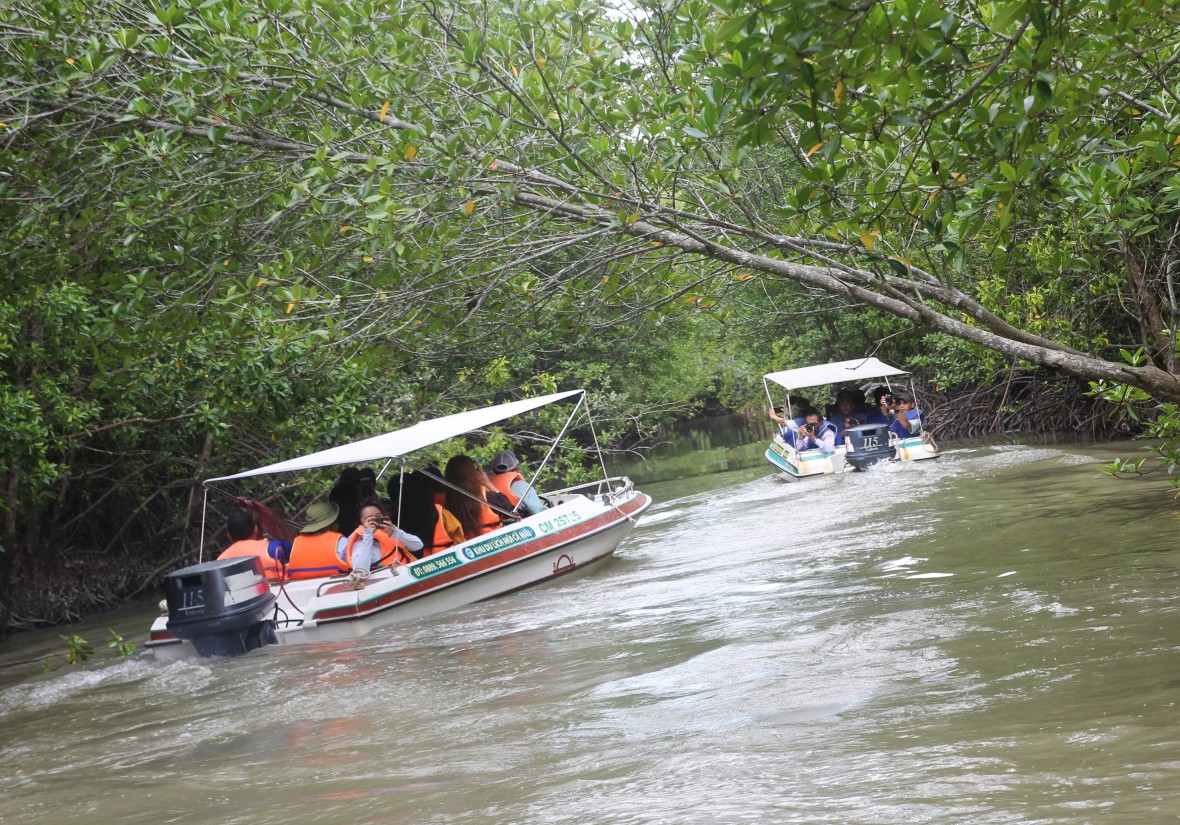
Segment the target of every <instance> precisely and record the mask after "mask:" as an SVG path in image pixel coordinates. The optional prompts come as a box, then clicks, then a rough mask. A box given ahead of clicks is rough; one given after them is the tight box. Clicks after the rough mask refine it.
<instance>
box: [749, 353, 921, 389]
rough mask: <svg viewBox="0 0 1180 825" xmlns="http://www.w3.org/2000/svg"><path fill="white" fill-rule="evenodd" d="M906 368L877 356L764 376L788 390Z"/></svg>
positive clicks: (868, 376) (877, 374) (770, 373)
mask: <svg viewBox="0 0 1180 825" xmlns="http://www.w3.org/2000/svg"><path fill="white" fill-rule="evenodd" d="M907 374H908V373H906V371H905V370H899V369H898V368H897V367H891V366H890V365H889V364H886V363H885V362H884V361H878V360H877V359H876V358H857V359H855V360H853V361H837V362H835V363H833V364H816V365H814V366H811V367H800V368H799V369H794V370H783V371H782V372H768V373H767V374H766V375H764V376H762V378H763V380H765V381H773V382H774V383H776V384H778V385H779V386H781V387H785V388H786V389H788V390H798V389H803V388H804V387H818V386H823V385H826V384H839V383H841V382H842V381H861V380H865V379H869V378H885V377H887V376H890V375H907Z"/></svg>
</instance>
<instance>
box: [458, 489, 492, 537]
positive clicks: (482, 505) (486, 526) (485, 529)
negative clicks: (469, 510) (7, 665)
mask: <svg viewBox="0 0 1180 825" xmlns="http://www.w3.org/2000/svg"><path fill="white" fill-rule="evenodd" d="M479 495H480V502H479V527H477V528H476V531H475V533H466V532H465V533H464V535H465V536H466V537H467V538H469V539H473V538H475V537H476V536H482V535H483V534H484V533H490V532H492V531H493V530H495V529H496V528H497V527H499V526H500V524H501V519H500V516H499V514H498V513H496V511H495V510H493V509H492V508H491V507H489V506H488V503H487V501H486V499H487V495H488V488H487V487H480V488H479Z"/></svg>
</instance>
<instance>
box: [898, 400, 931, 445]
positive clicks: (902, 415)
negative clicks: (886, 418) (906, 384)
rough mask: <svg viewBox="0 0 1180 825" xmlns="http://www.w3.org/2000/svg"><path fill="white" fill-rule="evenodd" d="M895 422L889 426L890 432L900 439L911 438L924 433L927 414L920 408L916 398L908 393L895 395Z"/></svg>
mask: <svg viewBox="0 0 1180 825" xmlns="http://www.w3.org/2000/svg"><path fill="white" fill-rule="evenodd" d="M893 403H894V405H895V407H894V409H892V410H891V412H893V421H892V422H891V423H890V425H889V432H891V433H896V434H897V437H898V438H909V437H910V436H911V435H917V434H918V433H920V432H922V428H923V427H924V426H925V425H926V414H925V413H924V412H922V410H921V408H919V407H918V405H917V402H915V401H914V397H913V396H912V395H910V394H909V393H908V392H895V393H893Z"/></svg>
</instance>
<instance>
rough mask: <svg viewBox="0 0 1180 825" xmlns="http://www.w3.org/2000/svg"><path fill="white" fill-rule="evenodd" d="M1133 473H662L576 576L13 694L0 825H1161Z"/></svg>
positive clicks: (1158, 596) (33, 679)
mask: <svg viewBox="0 0 1180 825" xmlns="http://www.w3.org/2000/svg"><path fill="white" fill-rule="evenodd" d="M1135 449H1136V448H1134V447H1128V446H1127V445H1119V446H1117V447H1109V446H1102V447H1083V446H1052V445H1046V446H1020V445H991V446H986V445H980V446H975V447H970V446H958V447H954V446H952V447H950V448H947V449H946V450H945V452H944V455H943V457H942V458H941V459H939V460H938V461H936V462H922V463H920V464H912V465H906V466H898V465H892V466H886V467H878V468H875V469H874V470H873V471H871V472H869V473H864V474H847V475H843V476H840V477H825V478H817V479H811V480H808V481H804V482H798V483H793V484H792V483H788V482H784V481H780V480H778V479H776V478H774V477H772V476H771V475H770V474H769V473H768V472H767V471H766V470H765V469H763V468H762V467H761V466H756V467H753V468H745V469H737V470H730V471H717V472H713V473H710V474H707V475H699V476H685V477H683V478H679V479H676V480H668V481H656V482H653V483H651V484H650V485H649V486H647V487H646V489H648V490H649V491H650V492H651V493H652V494H653V495H654V496H655V497H656V500H657V503H656V505H655V506H654V507H653V508H652V509H651V510H650V511H649V513H648V515H647V516H645V517H644V519H643V520H642V521H641V523H640V526H639V527H638V528H637V529H636V530H635V532H634V533H633V534H632V536H631V537H630V538H629V539H628V540H627V541H626V542H624V544H623V545H622V547H621V548H620V550H619V552H618V554H617V557H616V558H615V559H614V560H612V561H610V562H608V563H607V565H606V566H604V567H600V568H599V569H598V570H597V571H595V572H591V573H588V574H587V575H585V576H583V577H581V578H575V579H573V580H568V581H562V582H560V583H556V584H554V585H553V586H550V587H547V588H541V589H537V590H533V591H526V592H523V593H519V594H515V595H513V596H511V597H508V598H505V599H501V600H497V601H494V602H488V603H484V604H480V605H474V606H471V607H469V608H466V609H464V610H461V611H458V612H456V613H454V614H451V615H448V616H445V617H441V618H437V619H434V620H431V621H424V622H420V623H418V624H416V625H414V626H409V627H404V628H400V629H397V630H395V631H392V632H387V633H382V634H379V635H374V636H371V637H368V638H366V639H364V640H362V641H361V642H360V643H354V644H340V645H320V646H306V647H293V648H274V647H272V648H267V649H264V650H261V651H256V652H254V653H252V654H249V655H247V656H244V657H240V658H237V659H230V660H215V661H199V662H191V663H167V664H164V663H158V662H154V661H153V660H151V659H150V658H146V657H139V658H136V659H133V660H129V661H117V660H113V659H110V658H106V659H104V660H103V661H102V662H98V663H94V662H92V663H88V664H86V665H83V666H74V667H72V668H61V669H56V670H53V671H51V672H49V673H46V674H41V675H34V676H24V677H23V678H21V679H20V680H17V681H15V682H13V681H10V682H9V683H8V684H6V685H5V686H3V687H2V688H0V822H2V823H4V825H18V823H19V824H20V825H24V823H38V825H44V824H45V823H72V822H83V821H86V822H103V821H112V822H120V823H151V824H152V825H159V823H168V822H197V821H202V822H206V821H207V822H216V823H252V824H253V825H258V824H259V823H283V824H284V825H290V824H298V823H324V824H327V825H334V824H335V823H340V825H345V824H347V825H355V824H356V823H421V824H422V825H425V824H426V823H438V825H443V823H446V825H456V824H457V823H470V825H484V824H485V823H487V824H488V825H490V824H491V823H496V824H497V825H503V823H554V824H556V823H570V824H571V825H572V823H604V825H605V823H611V825H619V823H686V824H687V823H692V824H693V825H697V824H698V823H740V822H751V823H766V822H775V823H780V822H781V823H791V822H798V823H900V822H906V823H1071V825H1072V823H1090V822H1101V823H1155V822H1173V821H1176V819H1177V817H1178V812H1180V710H1178V708H1177V704H1176V702H1177V697H1178V695H1180V622H1178V619H1180V600H1178V599H1177V598H1176V593H1177V589H1178V586H1180V576H1178V573H1177V570H1178V567H1180V550H1178V548H1180V543H1178V539H1180V521H1178V520H1177V519H1176V517H1175V516H1174V515H1173V514H1174V511H1175V510H1176V508H1177V505H1176V502H1175V500H1174V497H1173V496H1172V494H1171V491H1170V488H1168V486H1167V484H1166V479H1150V480H1147V481H1117V480H1113V479H1109V478H1107V477H1105V476H1103V475H1101V474H1100V473H1099V472H1098V467H1099V466H1101V464H1102V463H1103V462H1106V461H1109V460H1110V459H1111V458H1112V457H1114V456H1116V455H1129V454H1133V453H1134V452H1135ZM708 463H709V462H708V461H705V460H704V459H702V461H700V462H697V464H698V465H703V464H708ZM149 620H150V614H149V613H147V612H143V611H140V612H139V613H138V614H136V615H132V616H130V617H128V616H124V617H121V618H118V619H112V620H110V622H104V623H96V624H94V625H92V626H91V627H90V628H89V629H90V630H91V631H92V633H93V636H94V638H92V641H98V640H99V639H101V637H102V635H103V633H102V631H103V630H105V628H106V626H107V625H108V624H111V623H117V622H122V623H123V624H121V625H119V627H122V628H127V627H132V628H133V627H139V628H141V632H140V633H139V634H138V636H137V637H134V638H133V640H134V641H137V642H142V640H143V636H144V633H145V631H146V626H147V623H148V621H149ZM58 632H60V631H58ZM30 638H33V637H30ZM54 638H56V636H54ZM129 638H132V637H131V636H129ZM25 644H26V645H28V646H29V648H30V649H31V650H32V649H33V648H34V647H35V645H33V644H32V643H31V642H26V643H25Z"/></svg>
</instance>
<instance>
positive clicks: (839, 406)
mask: <svg viewBox="0 0 1180 825" xmlns="http://www.w3.org/2000/svg"><path fill="white" fill-rule="evenodd" d="M863 401H864V393H863V392H860V391H859V390H840V391H839V392H838V393H836V405H835V407H834V408H832V409H831V410H830V411H829V412H828V420H830V421H831V422H832V423H833V424H835V425H836V446H837V447H839V446H840V445H841V444H843V443H844V431H845V430H847V429H848V428H849V427H859V426H860V425H861V424H866V423H868V422H867V421H866V420H865V415H864V413H862V412H861V411H860V409H859V408H860V406H862V402H863Z"/></svg>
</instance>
